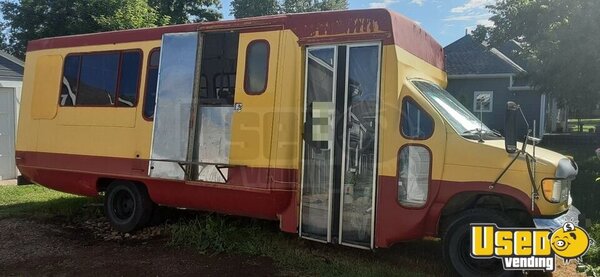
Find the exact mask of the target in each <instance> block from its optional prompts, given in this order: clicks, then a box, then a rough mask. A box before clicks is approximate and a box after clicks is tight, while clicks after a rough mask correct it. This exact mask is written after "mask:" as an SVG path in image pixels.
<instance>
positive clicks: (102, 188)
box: [96, 178, 146, 193]
mask: <svg viewBox="0 0 600 277" xmlns="http://www.w3.org/2000/svg"><path fill="white" fill-rule="evenodd" d="M114 181H127V182H132V183H134V184H140V185H142V186H144V187H145V186H146V185H145V184H144V183H142V182H138V181H132V180H126V179H115V178H99V179H98V181H97V182H96V191H97V192H98V193H102V192H106V190H107V189H108V186H109V185H110V184H111V183H112V182H114Z"/></svg>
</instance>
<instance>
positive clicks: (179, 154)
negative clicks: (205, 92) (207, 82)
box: [149, 32, 200, 180]
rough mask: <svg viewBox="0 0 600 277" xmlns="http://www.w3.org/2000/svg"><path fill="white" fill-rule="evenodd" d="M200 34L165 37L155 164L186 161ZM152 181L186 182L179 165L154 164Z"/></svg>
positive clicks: (160, 74)
mask: <svg viewBox="0 0 600 277" xmlns="http://www.w3.org/2000/svg"><path fill="white" fill-rule="evenodd" d="M199 40H200V36H199V33H196V32H193V33H174V34H165V35H164V36H163V40H162V48H161V52H160V53H161V56H160V68H159V77H158V90H157V93H156V108H155V113H154V134H153V137H152V154H151V159H152V160H175V161H182V162H184V161H186V160H187V155H188V140H189V136H190V119H191V111H192V107H191V105H192V100H193V94H194V80H195V77H196V61H197V53H198V45H199ZM149 173H150V176H151V177H156V178H165V179H176V180H184V177H185V172H184V171H183V170H182V169H181V167H180V166H179V165H178V164H177V163H173V162H159V161H152V162H151V163H150V170H149Z"/></svg>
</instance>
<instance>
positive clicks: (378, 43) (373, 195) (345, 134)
mask: <svg viewBox="0 0 600 277" xmlns="http://www.w3.org/2000/svg"><path fill="white" fill-rule="evenodd" d="M340 46H346V57H345V58H346V62H345V65H346V68H345V69H344V70H345V80H344V82H345V95H344V107H345V109H347V107H348V89H349V78H350V76H349V73H350V67H349V64H350V49H352V48H355V47H367V46H376V47H377V48H378V56H377V60H378V68H377V79H378V81H377V98H376V101H375V102H376V103H375V106H376V111H375V128H376V132H375V138H374V141H375V147H374V156H373V184H372V187H371V223H370V225H371V226H370V227H371V228H370V229H371V230H370V231H371V235H370V247H365V246H362V245H355V244H351V243H344V242H343V230H344V229H343V210H344V192H343V186H344V185H343V184H344V183H345V174H344V173H345V168H346V146H347V145H346V144H347V139H348V132H347V131H348V130H347V127H348V126H347V125H348V112H347V111H346V110H344V113H343V114H344V118H343V120H344V121H343V129H342V130H343V134H342V136H343V140H342V148H341V149H342V164H341V166H340V170H341V171H340V172H338V173H336V172H335V169H334V161H335V154H334V153H332V155H333V157H332V159H331V161H330V166H331V171H332V174H331V176H330V183H329V203H328V209H329V210H328V222H327V224H328V226H327V240H326V241H324V240H319V239H315V238H311V237H306V236H303V235H302V215H303V205H302V203H303V200H304V199H303V195H304V193H303V192H304V178H305V176H304V161H305V158H306V157H305V155H306V153H305V148H306V141H305V140H304V138H301V139H302V148H301V151H302V156H301V160H300V171H301V175H300V203H299V204H300V214H299V221H298V226H299V232H298V234H299V236H300V237H301V238H303V239H308V240H312V241H317V242H321V243H331V242H332V235H331V232H332V230H331V229H332V215H333V208H334V207H333V197H334V185H335V184H334V180H333V178H334V176H335V174H339V175H341V176H340V195H339V199H337V200H338V201H339V202H338V203H339V228H338V232H339V233H338V234H337V235H338V237H337V240H338V241H337V243H339V244H341V245H344V246H349V247H354V248H359V249H373V248H374V243H375V219H376V215H377V213H376V206H377V205H376V200H377V184H378V180H377V176H378V169H379V168H378V165H379V148H380V145H379V133H380V126H379V123H380V116H381V115H380V105H381V95H382V92H381V87H382V84H381V81H382V71H383V61H382V57H383V53H382V51H383V47H382V43H381V41H371V42H356V43H339V44H327V45H315V46H306V47H305V48H304V54H305V56H304V67H305V68H304V70H303V71H304V72H303V78H304V89H303V94H302V97H303V107H302V111H303V113H304V114H303V121H302V122H303V124H306V119H307V115H306V105H307V97H306V95H307V93H308V91H307V90H308V78H307V76H308V62H309V57H308V51H309V50H314V49H331V48H333V49H334V57H335V58H334V61H333V62H334V66H333V67H334V73H333V79H334V82H333V83H334V85H333V92H332V93H333V98H332V99H333V102H334V103H337V100H338V99H337V85H336V83H337V81H338V80H337V78H338V64H339V63H338V60H339V59H338V54H339V51H338V47H340ZM337 112H338V111H337V110H336V111H335V113H334V114H337ZM335 120H337V118H335ZM334 122H335V121H334ZM333 128H334V130H335V126H334V127H333ZM334 137H335V135H334ZM334 142H335V138H334ZM333 149H335V147H334V146H332V151H333Z"/></svg>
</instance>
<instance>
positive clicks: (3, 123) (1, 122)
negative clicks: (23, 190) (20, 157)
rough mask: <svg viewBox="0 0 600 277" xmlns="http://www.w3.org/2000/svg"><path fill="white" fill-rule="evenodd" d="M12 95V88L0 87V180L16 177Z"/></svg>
mask: <svg viewBox="0 0 600 277" xmlns="http://www.w3.org/2000/svg"><path fill="white" fill-rule="evenodd" d="M14 95H15V93H14V89H13V88H0V180H8V179H14V178H16V177H17V176H16V175H17V172H16V166H15V100H14Z"/></svg>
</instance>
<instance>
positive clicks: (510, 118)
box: [504, 101, 520, 154]
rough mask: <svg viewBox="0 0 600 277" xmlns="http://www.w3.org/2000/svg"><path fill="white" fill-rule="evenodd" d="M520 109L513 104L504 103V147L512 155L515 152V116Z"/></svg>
mask: <svg viewBox="0 0 600 277" xmlns="http://www.w3.org/2000/svg"><path fill="white" fill-rule="evenodd" d="M519 109H520V107H519V105H517V103H515V102H512V101H510V102H508V103H506V115H505V117H504V142H505V144H504V146H505V148H506V152H508V153H510V154H513V153H515V152H517V149H518V148H517V116H518V114H517V113H518V111H519Z"/></svg>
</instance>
